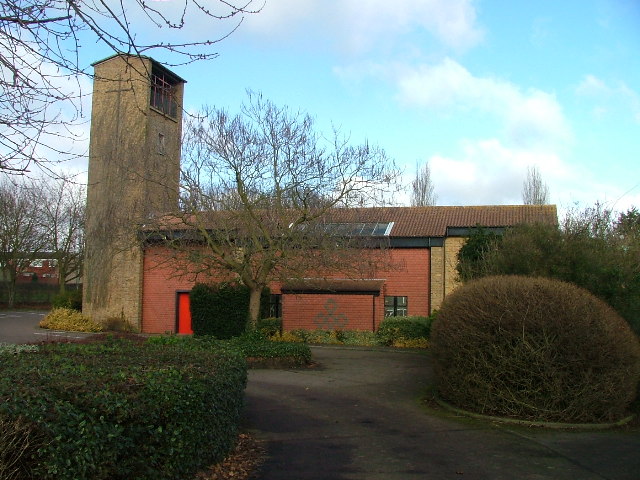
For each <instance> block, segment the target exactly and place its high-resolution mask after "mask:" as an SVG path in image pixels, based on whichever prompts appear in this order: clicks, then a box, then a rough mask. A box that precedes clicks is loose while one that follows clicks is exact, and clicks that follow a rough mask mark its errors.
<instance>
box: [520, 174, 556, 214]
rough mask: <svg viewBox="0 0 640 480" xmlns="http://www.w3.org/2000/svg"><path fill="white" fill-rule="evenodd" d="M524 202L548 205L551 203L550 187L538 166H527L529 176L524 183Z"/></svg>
mask: <svg viewBox="0 0 640 480" xmlns="http://www.w3.org/2000/svg"><path fill="white" fill-rule="evenodd" d="M522 203H524V204H525V205H546V204H548V203H549V187H548V186H547V184H546V183H544V182H543V181H542V177H541V176H540V171H539V170H538V167H536V166H533V167H527V178H526V180H525V181H524V182H523V184H522Z"/></svg>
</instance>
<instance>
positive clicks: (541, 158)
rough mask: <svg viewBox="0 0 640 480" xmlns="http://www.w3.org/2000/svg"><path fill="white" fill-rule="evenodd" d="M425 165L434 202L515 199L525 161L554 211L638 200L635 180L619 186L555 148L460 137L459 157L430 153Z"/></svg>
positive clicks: (626, 204)
mask: <svg viewBox="0 0 640 480" xmlns="http://www.w3.org/2000/svg"><path fill="white" fill-rule="evenodd" d="M429 166H430V167H431V175H432V179H433V183H434V186H435V192H436V194H437V195H438V204H439V205H511V204H520V203H522V186H523V182H524V180H525V178H526V175H527V167H529V166H536V167H537V168H538V170H539V171H540V175H541V177H542V180H543V181H544V182H545V183H546V184H547V186H548V187H549V194H550V201H551V203H553V204H556V205H557V206H558V210H559V212H560V213H559V215H560V216H562V215H563V214H564V213H563V212H565V211H566V210H567V209H569V208H571V207H574V206H576V205H578V206H580V207H581V208H583V207H587V206H592V205H594V204H595V202H596V201H599V202H601V203H603V204H605V205H606V206H608V207H609V208H612V209H614V210H619V211H620V210H622V211H624V210H626V209H628V208H629V207H631V206H632V205H636V206H637V205H640V184H638V185H635V186H631V187H623V186H621V185H620V182H619V181H612V180H610V179H606V178H600V177H597V176H595V175H594V174H593V173H592V172H589V171H587V170H585V169H583V168H582V167H581V166H579V165H574V164H569V163H567V162H566V161H565V160H564V159H563V158H561V157H560V156H559V155H557V154H555V153H551V152H549V153H545V152H532V151H528V150H521V149H514V148H509V147H507V146H505V145H504V144H502V143H501V142H500V141H499V140H497V139H485V140H479V141H464V142H463V144H462V147H461V153H460V154H459V156H456V157H450V156H442V155H434V156H432V157H431V158H429ZM410 180H411V179H409V181H410ZM407 184H409V183H408V182H407ZM625 188H627V190H626V191H625V190H624V189H625Z"/></svg>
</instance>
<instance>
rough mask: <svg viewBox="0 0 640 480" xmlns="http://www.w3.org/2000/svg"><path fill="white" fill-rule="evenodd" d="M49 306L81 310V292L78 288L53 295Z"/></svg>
mask: <svg viewBox="0 0 640 480" xmlns="http://www.w3.org/2000/svg"><path fill="white" fill-rule="evenodd" d="M51 307H52V308H68V309H70V310H78V311H82V292H81V291H80V290H70V291H68V292H65V293H60V294H58V295H56V296H55V297H53V300H52V301H51Z"/></svg>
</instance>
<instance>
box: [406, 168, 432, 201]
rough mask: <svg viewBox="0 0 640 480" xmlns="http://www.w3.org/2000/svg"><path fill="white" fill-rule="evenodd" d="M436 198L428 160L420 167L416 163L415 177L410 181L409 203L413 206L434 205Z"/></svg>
mask: <svg viewBox="0 0 640 480" xmlns="http://www.w3.org/2000/svg"><path fill="white" fill-rule="evenodd" d="M437 199H438V197H437V195H436V193H435V189H434V185H433V179H432V178H431V168H430V167H429V162H427V163H425V164H424V165H423V166H422V168H420V167H419V166H418V165H416V178H415V180H413V182H411V205H412V206H413V207H428V206H432V205H435V204H436V201H437Z"/></svg>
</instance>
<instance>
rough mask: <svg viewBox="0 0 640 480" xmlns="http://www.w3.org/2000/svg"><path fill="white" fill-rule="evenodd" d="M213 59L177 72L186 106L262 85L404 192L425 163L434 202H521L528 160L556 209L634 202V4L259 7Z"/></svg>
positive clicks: (638, 87) (638, 196)
mask: <svg viewBox="0 0 640 480" xmlns="http://www.w3.org/2000/svg"><path fill="white" fill-rule="evenodd" d="M173 3H176V5H177V4H178V3H179V2H178V1H177V0H166V1H163V2H162V6H163V7H164V8H171V7H172V6H173ZM229 26H230V24H226V25H225V24H222V23H220V22H218V23H217V24H215V28H216V29H218V30H213V31H212V30H211V24H209V25H208V26H206V25H205V23H204V22H200V21H199V19H196V21H194V22H193V23H192V24H191V25H190V27H189V30H188V31H187V32H186V34H187V35H194V36H196V35H197V34H199V33H202V31H200V29H203V30H204V29H205V28H208V29H209V30H207V33H208V35H210V36H215V35H222V34H224V33H225V29H228V28H229ZM217 51H218V52H219V53H220V56H219V57H218V58H217V59H214V60H211V61H207V62H202V63H199V64H195V65H189V66H184V67H177V68H175V69H174V70H175V71H176V73H178V74H179V75H180V76H182V77H183V78H185V79H186V80H187V81H188V83H187V85H186V90H185V107H186V108H187V109H188V110H195V109H199V108H200V107H201V105H203V104H209V105H215V106H219V107H226V108H228V109H229V110H231V111H235V110H236V109H237V108H238V106H239V105H240V104H241V103H242V101H244V100H245V99H246V94H245V92H246V90H247V89H251V90H254V91H259V92H262V93H263V94H264V95H265V96H266V97H267V98H270V99H271V100H273V101H274V102H276V103H277V104H280V105H287V106H289V107H292V108H294V109H301V110H303V111H306V112H309V113H310V114H311V115H313V116H314V117H315V118H316V119H317V121H318V126H319V127H320V128H321V129H323V130H328V129H329V128H330V127H331V124H332V123H333V124H335V125H337V126H340V127H341V129H342V131H343V132H344V133H348V134H350V135H351V138H352V141H354V142H358V143H360V142H363V141H365V140H368V141H369V142H371V143H374V144H378V145H379V146H381V147H382V148H384V149H385V150H386V151H387V153H388V154H389V155H390V156H391V157H393V158H394V159H395V160H396V162H397V163H398V164H399V165H400V166H401V167H403V168H404V169H405V178H406V182H407V184H408V183H409V182H410V181H411V179H412V177H413V175H414V173H415V166H416V163H424V162H427V161H428V162H429V165H430V167H431V171H432V177H433V181H434V185H435V190H436V194H437V196H438V204H439V205H483V204H518V203H521V201H522V199H521V191H522V183H523V181H524V178H525V176H526V171H527V167H528V166H536V167H537V168H538V169H539V171H540V173H541V175H542V178H543V180H544V181H545V182H546V183H547V185H548V186H549V190H550V197H551V202H552V203H555V204H557V205H558V206H559V207H560V208H561V209H564V208H569V207H571V206H572V205H574V204H575V203H578V204H579V205H581V206H588V205H593V204H594V203H595V202H596V201H600V202H604V203H605V204H606V205H608V206H609V207H612V208H614V209H616V210H624V209H626V208H628V207H629V206H631V205H637V206H640V61H639V59H638V52H639V51H640V2H638V1H637V0H563V1H561V2H559V1H551V0H549V1H547V0H537V1H535V2H519V1H504V0H503V1H498V0H477V1H471V0H395V1H393V2H391V1H388V0H341V1H335V0H266V4H265V6H264V8H263V10H262V12H261V13H259V14H257V15H251V16H248V17H246V18H245V20H244V22H243V23H242V25H241V26H240V27H239V29H238V30H237V31H236V32H235V33H233V34H232V35H231V36H230V37H229V38H227V39H225V40H224V41H222V42H221V43H219V44H218V46H217ZM88 53H90V54H91V55H94V54H95V56H94V57H93V58H90V59H89V62H90V61H93V60H97V59H100V58H103V57H104V56H107V55H108V54H109V52H108V51H106V50H104V51H100V49H97V48H96V49H92V50H89V52H84V54H83V55H84V56H87V54H88ZM152 55H153V54H152ZM154 57H155V58H156V59H157V60H158V61H160V62H163V61H166V59H164V58H162V56H160V55H154ZM408 199H409V196H408V188H407V192H406V194H405V195H400V196H398V197H397V198H396V199H395V200H396V202H397V203H400V204H408Z"/></svg>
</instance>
